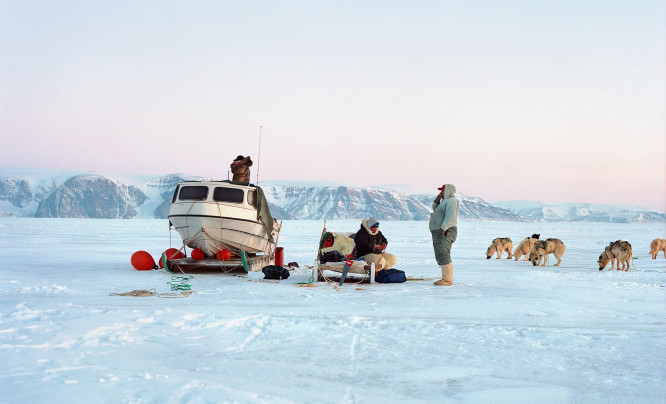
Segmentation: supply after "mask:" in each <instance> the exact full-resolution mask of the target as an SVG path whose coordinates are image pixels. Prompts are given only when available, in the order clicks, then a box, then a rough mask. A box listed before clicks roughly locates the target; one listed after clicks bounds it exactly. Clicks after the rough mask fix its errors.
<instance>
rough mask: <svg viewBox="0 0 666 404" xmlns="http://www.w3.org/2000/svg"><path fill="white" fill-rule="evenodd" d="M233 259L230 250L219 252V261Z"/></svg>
mask: <svg viewBox="0 0 666 404" xmlns="http://www.w3.org/2000/svg"><path fill="white" fill-rule="evenodd" d="M229 258H231V253H230V252H229V250H220V251H218V252H217V259H218V260H220V261H226V260H228V259H229Z"/></svg>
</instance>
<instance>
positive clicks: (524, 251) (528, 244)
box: [513, 234, 539, 261]
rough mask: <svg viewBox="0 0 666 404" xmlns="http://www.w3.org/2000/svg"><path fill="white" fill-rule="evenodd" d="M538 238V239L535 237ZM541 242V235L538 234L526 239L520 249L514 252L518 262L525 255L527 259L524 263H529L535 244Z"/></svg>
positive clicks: (521, 243) (517, 248)
mask: <svg viewBox="0 0 666 404" xmlns="http://www.w3.org/2000/svg"><path fill="white" fill-rule="evenodd" d="M535 236H536V237H535ZM537 240H539V235H538V234H532V237H525V238H524V239H523V241H521V242H520V244H518V247H516V250H515V251H514V252H513V256H514V258H515V259H516V261H518V260H519V259H520V257H522V256H523V255H524V256H525V259H523V261H527V260H528V259H529V258H530V250H531V249H532V247H534V243H536V242H537Z"/></svg>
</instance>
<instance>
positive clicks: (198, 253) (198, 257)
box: [190, 248, 206, 261]
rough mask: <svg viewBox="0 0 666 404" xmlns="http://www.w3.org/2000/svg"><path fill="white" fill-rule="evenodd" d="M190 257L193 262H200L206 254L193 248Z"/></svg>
mask: <svg viewBox="0 0 666 404" xmlns="http://www.w3.org/2000/svg"><path fill="white" fill-rule="evenodd" d="M190 257H192V259H193V260H197V261H201V260H202V259H204V258H206V253H204V252H203V250H200V249H198V248H195V249H194V250H192V252H191V253H190Z"/></svg>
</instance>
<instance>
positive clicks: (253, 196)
mask: <svg viewBox="0 0 666 404" xmlns="http://www.w3.org/2000/svg"><path fill="white" fill-rule="evenodd" d="M247 203H249V204H250V206H254V207H255V208H256V207H257V191H248V192H247Z"/></svg>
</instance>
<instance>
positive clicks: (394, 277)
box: [375, 268, 407, 283]
mask: <svg viewBox="0 0 666 404" xmlns="http://www.w3.org/2000/svg"><path fill="white" fill-rule="evenodd" d="M375 282H379V283H403V282H407V277H406V276H405V271H401V270H399V269H395V268H391V269H382V270H381V271H379V272H377V273H376V274H375Z"/></svg>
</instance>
